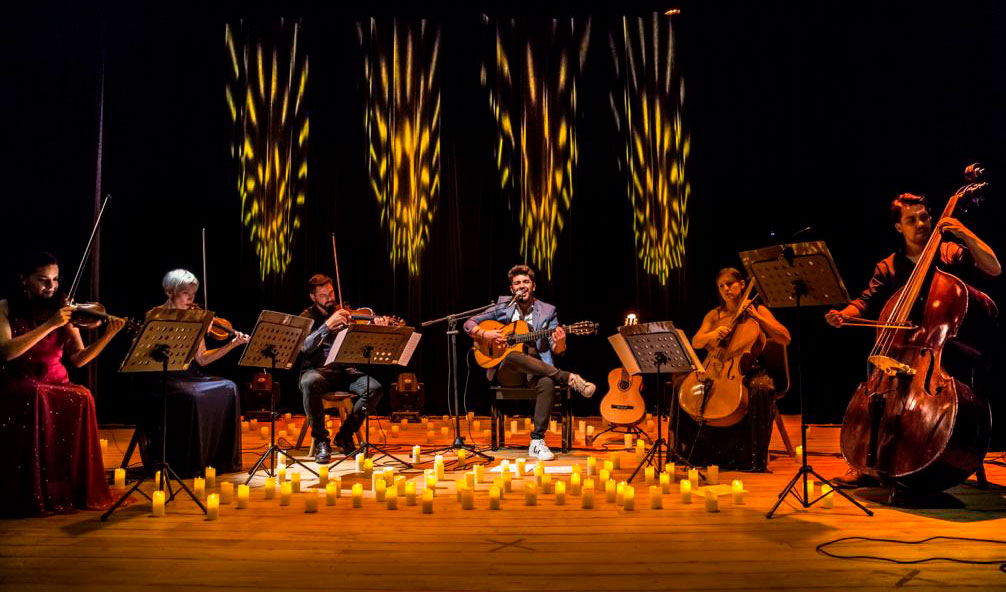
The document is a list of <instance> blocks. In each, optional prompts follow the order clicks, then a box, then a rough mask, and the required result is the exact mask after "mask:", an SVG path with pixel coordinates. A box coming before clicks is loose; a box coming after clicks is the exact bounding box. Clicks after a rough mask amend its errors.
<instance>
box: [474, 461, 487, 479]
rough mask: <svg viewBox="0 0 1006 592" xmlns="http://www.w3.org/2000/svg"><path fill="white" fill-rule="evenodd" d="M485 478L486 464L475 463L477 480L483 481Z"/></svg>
mask: <svg viewBox="0 0 1006 592" xmlns="http://www.w3.org/2000/svg"><path fill="white" fill-rule="evenodd" d="M485 480H486V467H485V465H475V482H476V483H482V482H483V481H485Z"/></svg>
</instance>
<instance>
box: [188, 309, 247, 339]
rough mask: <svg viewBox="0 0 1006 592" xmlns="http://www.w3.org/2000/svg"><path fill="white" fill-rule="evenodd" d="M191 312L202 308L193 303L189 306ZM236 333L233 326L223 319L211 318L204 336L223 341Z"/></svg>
mask: <svg viewBox="0 0 1006 592" xmlns="http://www.w3.org/2000/svg"><path fill="white" fill-rule="evenodd" d="M189 309H191V310H203V307H202V306H200V305H199V304H196V303H195V302H193V303H192V304H190V305H189ZM237 333H238V332H237V331H236V330H235V329H234V325H233V324H232V323H231V322H230V321H228V320H227V319H225V318H223V317H216V316H215V317H213V320H212V321H211V322H210V328H209V329H207V330H206V335H207V336H209V337H212V338H213V339H216V340H217V341H224V340H227V339H230V338H232V337H234V336H235V335H237Z"/></svg>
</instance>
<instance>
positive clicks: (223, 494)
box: [220, 481, 234, 504]
mask: <svg viewBox="0 0 1006 592" xmlns="http://www.w3.org/2000/svg"><path fill="white" fill-rule="evenodd" d="M220 503H221V504H230V503H234V484H233V483H231V482H230V481H224V482H223V483H221V484H220Z"/></svg>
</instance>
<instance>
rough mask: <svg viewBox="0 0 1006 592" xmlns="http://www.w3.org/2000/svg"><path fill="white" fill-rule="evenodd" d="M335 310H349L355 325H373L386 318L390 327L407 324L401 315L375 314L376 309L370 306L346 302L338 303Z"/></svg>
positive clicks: (350, 317)
mask: <svg viewBox="0 0 1006 592" xmlns="http://www.w3.org/2000/svg"><path fill="white" fill-rule="evenodd" d="M335 310H345V311H346V312H348V313H349V319H350V321H351V322H352V323H353V324H354V325H371V324H374V323H375V322H376V321H379V320H384V321H385V322H386V323H387V325H388V326H389V327H404V326H405V320H404V319H402V318H401V317H396V316H388V315H377V314H374V309H372V308H370V307H369V306H363V307H360V308H352V307H350V306H349V303H344V304H343V305H338V304H337V305H336V306H335Z"/></svg>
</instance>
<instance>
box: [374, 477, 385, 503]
mask: <svg viewBox="0 0 1006 592" xmlns="http://www.w3.org/2000/svg"><path fill="white" fill-rule="evenodd" d="M387 492H388V485H387V484H386V483H385V482H384V480H383V479H382V480H380V481H374V498H375V499H376V500H377V501H379V502H383V501H384V498H385V496H386V495H387Z"/></svg>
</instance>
